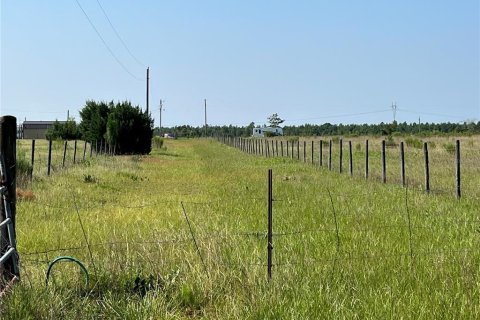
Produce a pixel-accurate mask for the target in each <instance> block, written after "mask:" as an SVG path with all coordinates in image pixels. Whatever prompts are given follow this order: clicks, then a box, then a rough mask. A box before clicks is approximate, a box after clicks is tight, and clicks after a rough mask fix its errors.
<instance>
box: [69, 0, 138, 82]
mask: <svg viewBox="0 0 480 320" xmlns="http://www.w3.org/2000/svg"><path fill="white" fill-rule="evenodd" d="M75 2H76V3H77V5H78V7H79V8H80V10H82V12H83V14H84V16H85V18H87V20H88V22H89V23H90V25H91V26H92V28H93V30H95V33H96V34H97V36H98V37H99V38H100V40H102V43H103V45H104V46H105V48H107V50H108V52H110V54H111V55H112V57H113V58H114V59H115V61H117V63H118V64H119V65H120V67H122V69H123V70H124V71H125V72H127V73H128V74H129V75H130V76H131V77H132V78H134V79H135V80H137V81H143V79H140V78H138V77H137V76H135V75H134V74H133V73H131V72H130V70H128V69H127V67H126V66H125V65H124V64H123V63H122V62H121V61H120V60H119V59H118V57H117V56H116V55H115V53H114V52H113V51H112V49H111V48H110V47H109V46H108V44H107V42H106V41H105V39H104V38H103V37H102V35H101V34H100V32H99V31H98V29H97V28H96V27H95V25H94V24H93V22H92V20H91V19H90V17H89V16H88V14H87V13H86V12H85V10H84V9H83V7H82V5H81V4H80V2H78V0H75Z"/></svg>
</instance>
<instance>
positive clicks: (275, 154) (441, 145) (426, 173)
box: [216, 136, 480, 198]
mask: <svg viewBox="0 0 480 320" xmlns="http://www.w3.org/2000/svg"><path fill="white" fill-rule="evenodd" d="M294 138H295V139H294ZM216 139H217V141H219V142H221V143H224V144H226V145H229V146H231V147H234V148H237V149H239V150H241V151H242V152H245V153H247V154H250V155H255V156H261V157H265V158H283V159H291V160H294V161H299V162H303V163H305V164H310V165H314V166H316V167H319V168H324V169H326V170H329V171H334V172H338V173H343V174H348V175H350V176H352V177H358V178H363V179H366V180H370V181H376V182H381V183H387V182H388V183H395V184H400V185H402V186H406V185H407V183H408V185H409V187H410V188H412V189H413V188H415V189H416V190H418V191H422V192H427V193H431V194H437V195H454V196H456V197H457V198H460V197H462V196H464V195H467V196H470V197H476V198H478V197H480V193H479V190H480V184H479V183H478V181H479V180H478V179H479V171H478V165H477V164H478V163H479V161H480V148H479V146H478V143H477V142H475V140H474V139H470V140H466V138H463V139H464V143H463V144H462V143H461V140H460V139H457V140H455V141H450V140H447V139H445V141H438V140H437V142H435V139H430V140H431V141H428V142H427V141H422V140H420V139H417V138H413V137H407V138H405V139H404V140H405V141H398V138H397V140H394V139H393V138H391V137H390V138H388V139H386V140H385V139H383V140H380V141H378V139H371V140H368V139H367V140H364V141H361V140H359V138H353V142H352V140H348V141H344V139H343V138H339V137H333V138H330V139H329V140H323V139H325V138H322V137H319V138H316V139H312V140H303V139H299V138H298V137H293V138H284V137H274V138H239V137H227V136H218V137H216ZM327 139H328V138H327Z"/></svg>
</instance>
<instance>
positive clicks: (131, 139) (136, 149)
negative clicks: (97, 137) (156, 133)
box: [105, 101, 153, 154]
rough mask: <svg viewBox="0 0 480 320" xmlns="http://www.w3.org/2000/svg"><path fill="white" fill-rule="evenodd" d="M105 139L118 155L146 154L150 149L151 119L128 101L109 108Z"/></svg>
mask: <svg viewBox="0 0 480 320" xmlns="http://www.w3.org/2000/svg"><path fill="white" fill-rule="evenodd" d="M106 128H107V130H106V135H105V137H106V139H107V141H108V143H109V144H111V145H115V146H116V152H117V153H119V154H138V153H139V154H148V153H150V151H151V149H152V137H153V119H152V118H150V116H149V115H148V114H147V113H145V112H142V110H141V109H140V107H139V106H136V107H134V106H132V104H131V103H130V102H129V101H124V102H121V103H117V104H116V105H115V106H114V107H112V108H110V113H109V114H108V119H107V125H106Z"/></svg>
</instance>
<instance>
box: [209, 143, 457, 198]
mask: <svg viewBox="0 0 480 320" xmlns="http://www.w3.org/2000/svg"><path fill="white" fill-rule="evenodd" d="M216 139H217V141H219V142H221V143H224V144H227V145H229V146H232V147H234V148H238V149H240V150H241V151H243V152H245V153H248V154H252V155H257V154H258V153H257V152H255V146H256V145H257V140H258V139H255V138H241V137H222V136H218V137H216ZM259 141H260V142H261V143H262V145H263V143H264V141H265V145H266V147H267V151H266V153H265V156H266V157H284V155H283V152H280V153H279V152H278V140H275V141H277V143H275V144H274V140H270V141H271V149H272V150H271V151H270V149H269V145H270V143H269V140H266V139H261V140H259ZM282 142H283V140H281V143H280V146H282V145H283V143H282ZM290 142H291V149H292V150H291V159H294V150H293V147H294V143H293V141H290ZM322 142H323V140H320V142H319V146H318V148H319V159H318V166H319V167H323V143H322ZM338 143H339V149H338V158H339V162H338V172H339V173H342V172H343V149H344V146H343V139H338ZM288 144H289V140H287V158H288ZM250 145H251V146H252V148H253V150H254V151H251V150H252V148H250V147H246V146H250ZM275 148H276V150H275ZM296 148H297V150H296V152H297V157H296V159H297V160H298V161H300V149H301V148H300V141H299V140H297V141H296ZM348 148H349V150H348V151H349V174H350V176H353V157H352V146H351V141H348ZM314 149H315V145H314V142H313V140H312V141H311V161H310V162H308V161H307V141H306V140H304V141H303V159H302V160H303V161H302V162H303V163H312V164H314V165H316V163H315V161H314V154H315V152H314ZM386 149H387V144H386V141H385V140H382V141H381V149H380V156H381V157H380V158H381V163H380V167H381V174H380V177H381V178H380V179H381V181H382V182H383V183H387V159H386ZM332 150H333V140H332V139H330V140H329V141H328V155H327V156H328V159H327V160H328V166H327V168H328V170H333V155H332V152H333V151H332ZM364 153H365V161H364V172H365V174H364V176H365V179H369V178H370V168H369V167H370V163H369V153H370V151H369V141H368V139H367V140H365V151H364ZM261 154H262V155H263V150H262V151H261ZM279 154H280V156H279ZM399 154H400V168H401V169H400V185H401V186H403V187H406V171H405V153H404V142H403V141H402V142H401V143H400V145H399ZM423 160H424V176H425V179H424V183H423V191H424V192H426V193H430V192H431V191H432V189H431V184H430V161H429V154H428V143H427V142H424V143H423ZM460 160H461V159H460V140H458V139H457V140H456V143H455V162H454V164H453V165H452V168H455V177H453V178H452V181H454V185H455V196H456V197H457V198H458V199H460V197H461V195H462V192H461V165H460V164H461V161H460ZM437 190H442V189H441V188H436V190H435V191H437ZM448 192H452V191H451V190H448Z"/></svg>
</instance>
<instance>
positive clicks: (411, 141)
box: [405, 137, 423, 149]
mask: <svg viewBox="0 0 480 320" xmlns="http://www.w3.org/2000/svg"><path fill="white" fill-rule="evenodd" d="M405 144H406V145H407V146H408V147H413V148H415V149H422V148H423V141H422V140H420V139H417V138H413V137H408V138H406V139H405Z"/></svg>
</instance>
